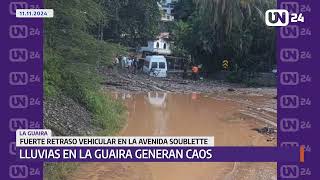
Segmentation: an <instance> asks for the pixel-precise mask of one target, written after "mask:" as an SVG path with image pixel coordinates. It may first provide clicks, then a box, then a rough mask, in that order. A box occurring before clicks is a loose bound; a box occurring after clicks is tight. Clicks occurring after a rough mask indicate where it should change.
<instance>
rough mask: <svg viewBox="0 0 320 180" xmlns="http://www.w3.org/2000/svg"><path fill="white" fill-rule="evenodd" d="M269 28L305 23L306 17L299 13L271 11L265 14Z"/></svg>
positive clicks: (283, 10) (279, 10) (282, 10)
mask: <svg viewBox="0 0 320 180" xmlns="http://www.w3.org/2000/svg"><path fill="white" fill-rule="evenodd" d="M265 21H266V24H267V26H287V25H289V23H290V22H291V23H297V22H304V16H303V15H302V14H301V13H299V14H297V13H291V14H290V13H289V12H288V11H287V10H285V9H269V10H267V11H266V14H265Z"/></svg>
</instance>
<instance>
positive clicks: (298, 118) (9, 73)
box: [0, 0, 320, 180]
mask: <svg viewBox="0 0 320 180" xmlns="http://www.w3.org/2000/svg"><path fill="white" fill-rule="evenodd" d="M0 3H1V8H3V10H2V11H0V13H1V23H2V25H1V43H0V45H1V49H0V51H1V59H2V61H0V62H1V68H2V69H1V71H0V73H1V76H0V78H1V86H2V88H1V89H2V93H0V94H1V99H3V100H2V101H1V108H2V111H1V115H2V116H1V117H2V119H3V123H2V126H1V128H2V130H1V131H0V133H1V137H2V138H3V137H5V139H4V142H6V143H7V148H1V155H2V156H4V158H3V159H8V162H5V161H2V162H1V163H2V164H3V168H1V170H0V171H1V172H2V173H1V174H2V175H3V178H4V179H33V180H37V179H39V180H40V179H43V160H44V161H59V162H60V161H70V160H74V161H108V159H105V158H102V159H101V158H100V159H97V158H98V156H93V157H97V158H89V157H88V158H80V154H81V155H82V152H85V154H86V152H87V151H88V154H90V155H94V154H97V155H98V154H99V152H98V151H102V150H112V149H113V150H114V151H117V150H120V149H123V150H125V151H127V150H129V149H130V152H132V154H133V155H134V156H133V158H132V159H129V158H128V159H127V160H126V161H148V160H149V161H160V160H157V159H152V158H147V159H141V158H139V155H138V154H139V152H140V151H144V152H145V151H146V152H147V154H152V153H150V151H151V152H152V151H156V150H159V151H160V153H162V151H163V152H167V151H170V150H174V151H178V152H179V150H181V151H182V153H184V156H183V157H184V158H186V159H184V158H178V159H175V160H180V161H200V162H205V161H217V162H225V161H247V162H258V161H264V162H278V179H288V178H291V179H315V178H314V177H316V176H317V173H319V172H317V171H315V167H316V166H315V163H316V162H315V160H316V158H311V157H316V156H315V155H314V154H315V152H314V148H315V146H316V145H317V144H316V142H317V141H316V140H315V139H314V138H315V137H316V136H315V135H314V134H313V133H314V132H315V131H316V129H317V128H319V122H317V119H316V118H317V112H316V108H317V107H319V105H320V104H319V98H318V96H317V91H318V90H319V81H316V78H317V68H318V67H319V61H317V60H318V59H319V58H320V55H319V52H318V51H317V49H316V48H317V47H318V44H317V43H318V42H317V41H319V35H318V34H317V33H318V32H319V26H318V24H317V20H316V19H317V17H319V12H318V11H317V10H315V9H316V8H318V7H319V2H318V1H311V0H309V1H307V0H305V1H282V0H279V1H278V8H282V9H287V10H288V11H289V12H295V13H297V12H298V13H303V15H304V17H305V22H304V23H295V24H289V25H288V26H286V27H281V28H278V29H277V31H278V34H277V39H278V41H277V50H278V52H277V59H278V60H277V62H278V147H213V146H208V147H207V146H201V147H196V146H134V147H133V146H108V147H105V146H99V147H81V146H79V147H77V146H75V147H74V146H73V147H69V146H64V147H51V146H50V147H31V146H29V147H22V146H21V147H16V138H15V133H16V130H17V129H42V128H43V106H42V103H43V102H42V101H43V77H42V73H43V72H42V71H43V38H44V37H43V20H42V19H37V18H32V19H30V18H21V19H20V18H16V11H15V10H16V9H39V8H43V2H42V0H28V1H23V0H21V1H19V0H17V1H15V0H12V1H9V0H2V1H1V2H0ZM22 15H24V14H22ZM311 15H312V16H311ZM317 15H318V16H317ZM293 77H294V78H293ZM316 83H318V84H316ZM302 145H303V146H302ZM301 147H303V148H301ZM50 149H51V152H54V153H55V152H56V151H60V152H56V153H58V154H59V153H61V152H62V154H60V155H61V157H63V155H64V154H63V152H70V154H71V153H73V152H74V153H76V154H78V155H79V156H78V157H79V158H77V156H76V158H72V159H69V160H66V159H64V158H62V159H61V157H59V158H56V159H55V158H50V156H48V157H49V158H46V159H42V160H39V159H37V158H36V160H32V159H20V158H19V157H20V156H21V153H20V150H21V152H26V157H29V155H28V156H27V154H28V153H30V154H31V152H33V153H34V152H36V153H38V152H39V151H42V152H45V151H48V152H49V151H50ZM57 149H58V150H57ZM163 149H164V150H163ZM165 149H166V150H167V151H166V150H165ZM188 150H189V151H188ZM190 150H191V151H195V152H194V153H195V154H201V152H203V153H204V154H205V157H208V156H207V155H208V154H210V153H211V158H208V159H206V158H205V159H201V160H199V159H197V158H198V157H197V156H193V157H192V158H188V157H187V155H188V156H189V155H190V154H187V151H188V152H189V153H190ZM201 150H202V151H201ZM209 150H211V151H209ZM89 151H90V152H89ZM200 151H201V152H200ZM301 152H303V153H301ZM304 152H305V155H304ZM297 153H299V154H297ZM49 154H50V152H49ZM162 154H163V153H162ZM88 156H89V155H88ZM101 156H102V155H101ZM209 156H210V155H209ZM199 157H201V156H199ZM109 160H110V159H109ZM113 160H114V161H117V160H116V159H113ZM302 160H303V163H301V162H300V161H302ZM161 161H162V162H164V161H165V162H167V161H173V160H172V159H170V158H169V159H162V160H161Z"/></svg>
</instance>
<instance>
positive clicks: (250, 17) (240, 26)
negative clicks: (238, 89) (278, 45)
mask: <svg viewBox="0 0 320 180" xmlns="http://www.w3.org/2000/svg"><path fill="white" fill-rule="evenodd" d="M275 6H276V1H275V0H269V1H260V0H234V1H229V0H180V1H179V2H178V3H177V5H176V9H175V11H176V14H175V19H176V20H177V22H175V24H174V28H173V29H172V35H173V40H174V42H175V44H174V46H175V47H174V51H175V52H176V53H178V54H180V55H186V54H191V55H192V57H193V58H194V60H195V61H196V63H199V64H203V67H204V70H205V71H207V72H215V71H219V70H221V69H222V61H223V60H224V59H227V60H229V62H230V66H231V67H230V68H229V70H232V71H235V72H236V74H237V75H236V76H239V78H237V77H230V78H231V79H232V80H237V79H238V80H240V81H241V79H243V78H241V76H243V75H245V74H252V73H253V72H270V71H271V69H272V68H274V66H275V63H276V61H275V59H276V58H275V39H276V38H275V30H274V29H273V28H270V27H267V26H266V25H265V23H264V12H265V11H266V10H267V9H273V8H274V7H275ZM243 72H246V73H243ZM233 76H234V75H233Z"/></svg>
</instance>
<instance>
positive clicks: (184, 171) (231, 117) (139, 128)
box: [71, 92, 276, 180]
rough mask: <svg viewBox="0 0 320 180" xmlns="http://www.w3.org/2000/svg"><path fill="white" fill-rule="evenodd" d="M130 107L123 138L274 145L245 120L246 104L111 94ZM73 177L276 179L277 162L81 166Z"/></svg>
mask: <svg viewBox="0 0 320 180" xmlns="http://www.w3.org/2000/svg"><path fill="white" fill-rule="evenodd" d="M114 96H115V98H118V99H122V100H123V101H124V102H125V103H126V105H127V109H128V120H127V125H126V126H125V127H124V128H123V130H122V131H121V133H120V135H123V136H214V137H215V146H274V145H275V144H276V142H270V141H268V140H267V137H266V136H265V135H263V134H260V133H258V132H257V131H254V130H253V129H255V128H261V127H262V126H263V123H262V122H261V121H258V120H256V119H254V118H244V117H243V116H242V115H241V113H239V112H240V110H241V109H243V108H244V107H243V106H244V105H243V104H241V103H237V102H235V101H228V100H223V101H222V100H217V99H216V98H213V97H211V96H210V95H201V94H195V93H193V94H169V93H157V92H152V93H147V94H136V95H132V94H120V93H119V94H117V93H116V94H114ZM71 179H90V180H104V179H116V180H162V179H164V180H171V179H172V180H180V179H182V180H215V179H217V180H220V179H226V180H231V179H232V180H233V179H234V180H241V179H250V180H251V179H252V180H255V179H259V180H260V179H262V180H263V179H276V163H234V162H230V163H229V162H228V163H214V162H213V163H83V164H81V166H80V168H79V169H78V170H77V171H76V172H75V173H74V175H73V176H72V177H71Z"/></svg>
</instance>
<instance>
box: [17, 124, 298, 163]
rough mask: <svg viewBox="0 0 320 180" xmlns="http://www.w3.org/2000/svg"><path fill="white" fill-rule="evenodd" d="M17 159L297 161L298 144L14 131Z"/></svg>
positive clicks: (85, 160)
mask: <svg viewBox="0 0 320 180" xmlns="http://www.w3.org/2000/svg"><path fill="white" fill-rule="evenodd" d="M16 147H17V155H18V159H19V160H21V161H23V160H24V161H31V162H32V161H39V160H40V161H46V162H71V161H75V162H82V161H84V162H228V161H237V162H243V161H251V162H277V161H282V162H299V161H300V159H301V152H300V149H299V147H295V148H286V147H285V148H275V147H260V148H252V147H214V137H212V136H211V137H207V136H195V137H193V136H107V137H106V136H97V137H94V136H88V137H86V136H74V137H70V136H52V133H51V131H50V130H45V129H43V130H39V129H38V130H36V129H35V130H31V129H30V130H20V129H19V130H17V131H16Z"/></svg>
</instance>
